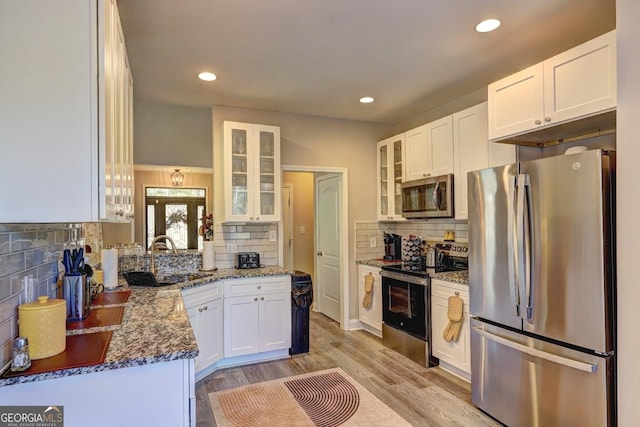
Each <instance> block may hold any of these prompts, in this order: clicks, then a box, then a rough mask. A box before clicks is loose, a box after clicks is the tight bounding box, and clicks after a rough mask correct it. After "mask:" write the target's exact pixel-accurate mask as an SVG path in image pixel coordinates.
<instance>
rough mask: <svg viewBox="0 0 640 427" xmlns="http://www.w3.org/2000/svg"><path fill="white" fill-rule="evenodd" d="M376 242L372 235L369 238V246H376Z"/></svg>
mask: <svg viewBox="0 0 640 427" xmlns="http://www.w3.org/2000/svg"><path fill="white" fill-rule="evenodd" d="M377 243H378V242H377V241H376V238H375V237H372V238H370V239H369V247H371V248H375V247H376V246H377Z"/></svg>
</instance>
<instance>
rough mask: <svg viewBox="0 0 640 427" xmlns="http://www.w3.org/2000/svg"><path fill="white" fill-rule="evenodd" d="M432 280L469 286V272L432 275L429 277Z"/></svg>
mask: <svg viewBox="0 0 640 427" xmlns="http://www.w3.org/2000/svg"><path fill="white" fill-rule="evenodd" d="M429 276H430V277H431V278H432V279H439V280H446V281H447V282H454V283H460V284H462V285H469V270H465V271H447V272H444V273H433V274H430V275H429Z"/></svg>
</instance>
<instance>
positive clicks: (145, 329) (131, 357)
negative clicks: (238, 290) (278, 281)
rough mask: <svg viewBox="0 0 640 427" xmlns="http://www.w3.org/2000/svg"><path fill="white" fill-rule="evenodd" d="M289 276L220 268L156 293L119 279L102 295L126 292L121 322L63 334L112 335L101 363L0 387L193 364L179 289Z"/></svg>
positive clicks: (194, 348) (194, 350)
mask: <svg viewBox="0 0 640 427" xmlns="http://www.w3.org/2000/svg"><path fill="white" fill-rule="evenodd" d="M177 273H179V274H185V273H194V274H203V272H201V271H197V272H189V271H179V272H177ZM290 273H291V271H289V270H285V269H283V268H281V267H278V266H270V267H263V268H256V269H250V270H238V269H235V268H224V269H218V270H216V271H213V272H210V273H208V274H209V275H208V276H206V277H201V278H198V279H196V280H191V281H188V282H182V283H177V284H175V285H170V286H163V287H161V288H148V287H139V286H133V287H129V286H127V284H126V282H125V281H124V279H121V282H120V285H121V286H118V288H116V289H114V290H107V291H105V292H119V291H122V290H125V289H130V290H131V295H130V296H129V299H128V301H127V302H126V303H125V304H120V305H124V307H125V309H124V315H123V318H122V323H120V324H119V325H113V326H104V327H94V328H89V329H81V330H74V331H67V335H75V334H85V333H93V332H100V331H113V335H112V337H111V343H110V344H109V350H108V351H107V355H106V358H105V361H104V362H103V363H101V364H99V365H94V366H86V367H82V368H73V369H65V370H59V371H54V372H48V373H43V374H34V375H25V376H18V377H13V378H8V379H2V380H0V387H1V386H8V385H12V384H18V383H27V382H34V381H41V380H46V379H52V378H60V377H66V376H71V375H82V374H88V373H91V372H99V371H106V370H110V369H119V368H127V367H131V366H139V365H147V364H151V363H161V362H168V361H171V360H178V359H193V358H195V357H196V356H197V355H198V345H197V344H196V339H195V336H194V335H193V330H192V329H191V323H190V322H189V318H188V316H187V312H186V310H185V307H184V303H183V300H182V294H181V292H180V291H181V290H182V289H189V288H194V287H198V286H203V285H206V284H208V283H211V282H215V281H219V280H224V279H235V278H247V277H264V276H281V275H288V274H290ZM165 274H167V272H165ZM95 307H98V306H95Z"/></svg>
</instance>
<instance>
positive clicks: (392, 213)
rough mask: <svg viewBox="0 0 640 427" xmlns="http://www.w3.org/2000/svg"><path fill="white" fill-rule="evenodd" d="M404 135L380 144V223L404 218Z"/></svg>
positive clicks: (378, 187) (378, 174)
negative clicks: (402, 185)
mask: <svg viewBox="0 0 640 427" xmlns="http://www.w3.org/2000/svg"><path fill="white" fill-rule="evenodd" d="M403 149H404V134H400V135H396V136H394V137H391V138H387V139H385V140H383V141H380V142H378V162H377V164H378V173H377V176H378V186H377V189H378V221H398V220H404V218H403V217H402V188H401V184H402V173H403V166H402V150H403Z"/></svg>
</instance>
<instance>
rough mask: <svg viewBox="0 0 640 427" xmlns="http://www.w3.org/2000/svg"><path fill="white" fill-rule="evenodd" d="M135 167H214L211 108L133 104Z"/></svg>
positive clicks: (140, 101)
mask: <svg viewBox="0 0 640 427" xmlns="http://www.w3.org/2000/svg"><path fill="white" fill-rule="evenodd" d="M133 108H134V115H133V117H134V129H133V138H134V144H133V146H134V153H133V160H134V162H135V163H136V164H145V165H169V166H174V165H177V166H193V167H205V168H210V167H211V159H212V156H211V152H212V147H211V109H210V108H196V107H184V106H181V105H170V104H162V103H159V102H153V101H149V100H144V99H139V98H136V99H135V102H134V107H133Z"/></svg>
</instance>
